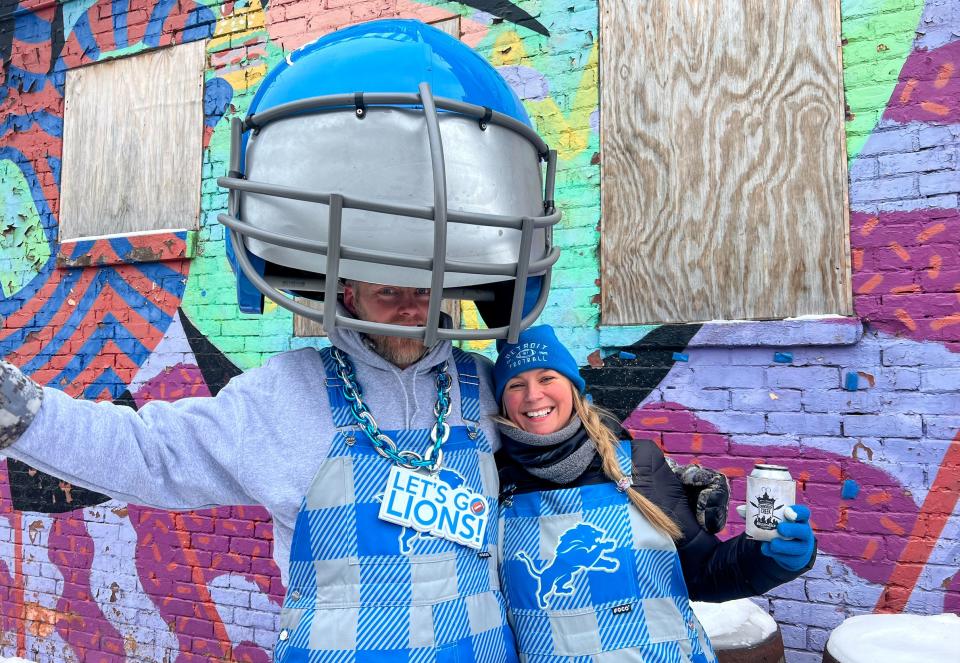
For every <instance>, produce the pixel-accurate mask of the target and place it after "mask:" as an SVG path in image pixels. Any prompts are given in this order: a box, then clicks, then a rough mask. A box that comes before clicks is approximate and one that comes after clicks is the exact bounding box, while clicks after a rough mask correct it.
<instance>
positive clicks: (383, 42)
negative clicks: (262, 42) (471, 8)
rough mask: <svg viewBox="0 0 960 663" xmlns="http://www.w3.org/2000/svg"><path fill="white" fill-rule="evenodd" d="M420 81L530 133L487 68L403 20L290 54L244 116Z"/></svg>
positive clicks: (335, 35) (515, 101) (447, 39)
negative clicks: (319, 98) (484, 108)
mask: <svg viewBox="0 0 960 663" xmlns="http://www.w3.org/2000/svg"><path fill="white" fill-rule="evenodd" d="M424 81H425V82H427V83H429V84H430V87H431V90H432V92H433V94H434V95H435V96H437V97H447V98H450V99H456V100H458V101H464V102H467V103H471V104H476V105H479V106H487V107H489V108H492V109H493V110H495V111H499V112H501V113H504V114H505V115H509V116H510V117H513V118H514V119H516V120H518V121H520V122H523V123H524V124H526V125H527V126H532V124H531V122H530V118H529V116H528V115H527V112H526V111H525V110H524V108H523V104H522V103H521V102H520V99H519V98H518V97H517V95H516V93H514V91H513V89H512V88H511V87H510V85H509V84H508V83H507V82H506V81H505V80H504V79H503V77H502V76H501V75H500V74H499V73H497V70H496V69H494V68H493V67H492V66H491V65H490V63H489V62H487V61H486V60H485V59H484V58H483V57H481V56H480V55H478V54H477V53H476V52H474V50H473V49H472V48H470V47H469V46H467V45H465V44H464V43H462V42H461V41H460V40H458V39H454V38H453V37H451V36H450V35H448V34H446V33H445V32H442V31H440V30H437V29H436V28H433V27H430V26H429V25H426V24H424V23H422V22H420V21H414V20H408V19H387V20H380V21H369V22H367V23H361V24H359V25H354V26H352V27H349V28H344V29H342V30H337V31H336V32H332V33H330V34H328V35H326V36H324V37H321V38H320V39H318V40H317V41H315V42H312V43H310V44H307V45H306V46H303V47H302V48H299V49H297V50H296V51H294V52H292V53H291V54H290V55H288V56H287V58H286V59H285V60H283V61H281V62H280V64H278V65H277V66H276V67H274V69H273V71H271V72H270V73H269V74H268V75H267V77H266V78H264V80H263V83H261V84H260V89H259V90H257V94H256V96H255V97H254V99H253V102H252V103H251V104H250V112H251V113H257V112H260V111H264V110H267V109H269V108H274V107H276V106H279V105H280V104H283V103H287V102H290V101H296V100H299V99H306V98H309V97H315V96H321V95H328V94H344V93H353V92H356V91H363V92H402V93H416V92H417V89H418V86H419V84H420V83H421V82H424Z"/></svg>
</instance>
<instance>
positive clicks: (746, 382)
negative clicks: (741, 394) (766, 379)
mask: <svg viewBox="0 0 960 663" xmlns="http://www.w3.org/2000/svg"><path fill="white" fill-rule="evenodd" d="M693 372H694V376H693V381H694V384H695V385H697V386H700V387H728V388H734V387H739V388H753V387H762V386H763V369H762V368H754V367H743V366H730V367H726V368H723V367H718V366H711V367H700V366H695V367H694V369H693Z"/></svg>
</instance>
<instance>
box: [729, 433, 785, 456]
mask: <svg viewBox="0 0 960 663" xmlns="http://www.w3.org/2000/svg"><path fill="white" fill-rule="evenodd" d="M739 437H740V440H739V441H740V442H741V443H743V444H746V445H750V446H751V447H762V448H763V450H764V452H763V453H764V455H766V456H770V457H794V458H795V457H796V456H798V455H799V454H800V451H801V446H800V439H799V438H798V437H797V436H796V435H750V436H743V435H742V436H739ZM741 449H742V450H741V451H739V453H738V451H737V448H736V447H735V448H734V450H733V451H732V452H731V455H733V456H737V455H746V456H749V457H750V458H753V457H754V455H755V454H754V452H753V450H749V449H743V448H742V447H741Z"/></svg>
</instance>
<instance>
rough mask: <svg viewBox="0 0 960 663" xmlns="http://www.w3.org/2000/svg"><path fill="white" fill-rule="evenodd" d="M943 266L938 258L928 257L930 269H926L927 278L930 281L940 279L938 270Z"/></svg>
mask: <svg viewBox="0 0 960 663" xmlns="http://www.w3.org/2000/svg"><path fill="white" fill-rule="evenodd" d="M942 266H943V258H942V257H940V256H930V267H928V268H927V276H929V277H930V278H932V279H936V278H939V277H940V268H941V267H942Z"/></svg>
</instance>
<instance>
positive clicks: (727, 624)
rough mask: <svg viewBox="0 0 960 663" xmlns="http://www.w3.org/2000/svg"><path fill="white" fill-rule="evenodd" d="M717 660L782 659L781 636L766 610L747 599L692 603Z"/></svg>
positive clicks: (761, 662) (756, 662)
mask: <svg viewBox="0 0 960 663" xmlns="http://www.w3.org/2000/svg"><path fill="white" fill-rule="evenodd" d="M692 605H693V611H694V612H695V613H696V615H697V618H698V619H699V620H700V624H701V625H702V626H703V629H704V631H706V633H707V637H709V638H710V642H711V643H713V651H714V652H716V654H717V660H718V661H719V663H784V662H785V660H786V659H785V655H784V651H783V636H782V635H781V633H780V627H779V626H778V625H777V622H776V621H774V619H773V617H771V616H770V615H769V614H767V611H766V610H764V609H763V608H761V607H760V606H759V605H757V604H756V603H753V602H752V601H750V600H749V599H738V600H736V601H727V602H725V603H697V602H694V603H693V604H692Z"/></svg>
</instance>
